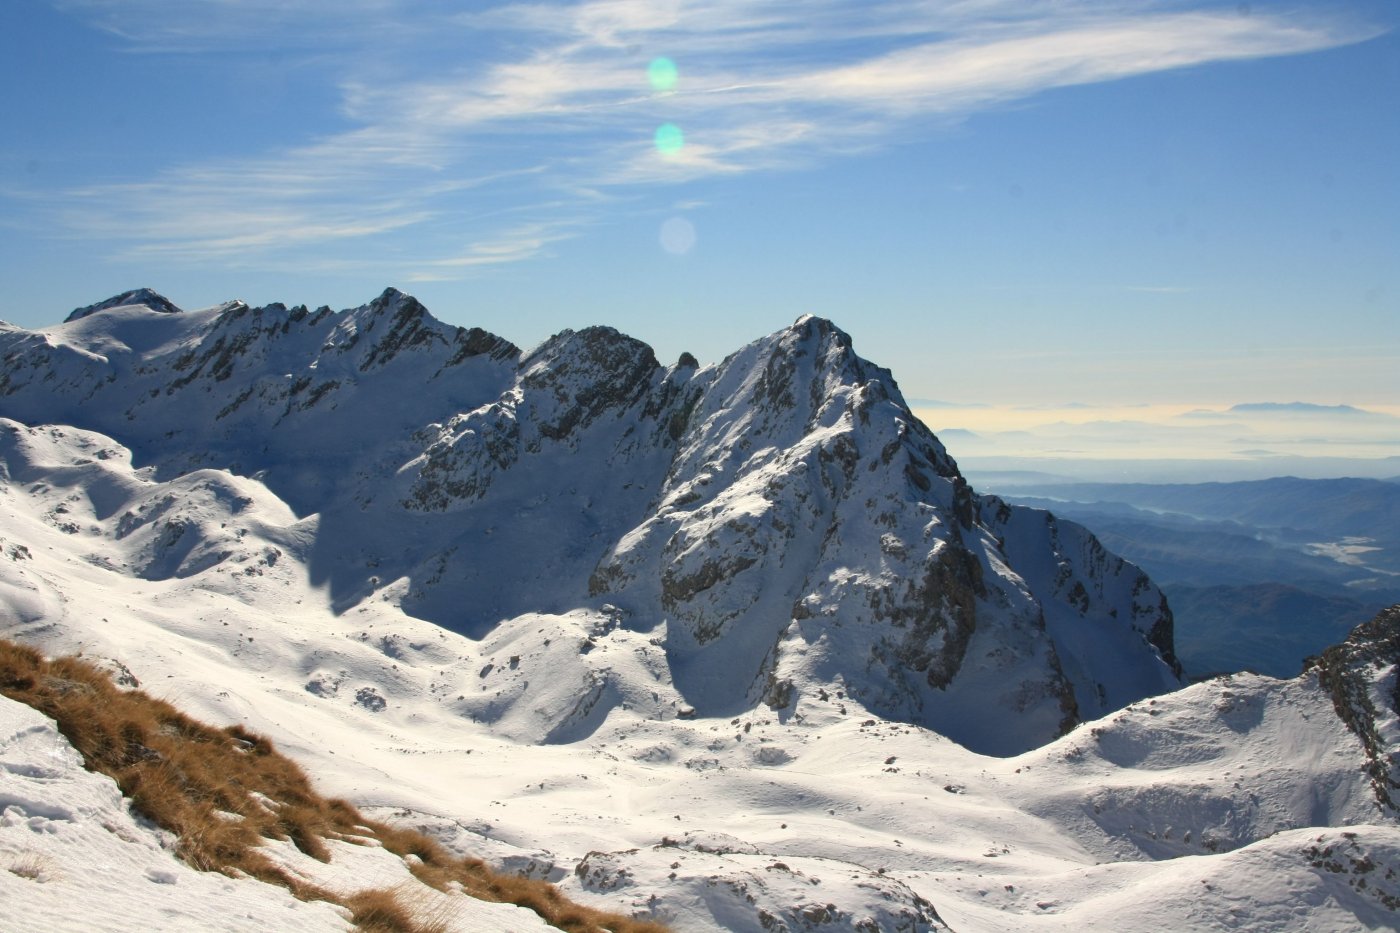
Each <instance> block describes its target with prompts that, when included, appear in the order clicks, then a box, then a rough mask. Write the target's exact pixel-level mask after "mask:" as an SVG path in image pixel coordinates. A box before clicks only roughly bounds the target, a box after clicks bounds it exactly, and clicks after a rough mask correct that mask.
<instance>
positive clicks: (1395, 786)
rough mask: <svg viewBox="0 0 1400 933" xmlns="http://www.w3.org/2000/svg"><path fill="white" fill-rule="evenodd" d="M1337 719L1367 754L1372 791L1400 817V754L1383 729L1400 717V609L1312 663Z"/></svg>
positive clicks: (1360, 627) (1354, 633) (1393, 738)
mask: <svg viewBox="0 0 1400 933" xmlns="http://www.w3.org/2000/svg"><path fill="white" fill-rule="evenodd" d="M1308 671H1314V672H1316V674H1317V678H1318V682H1319V683H1320V684H1321V685H1322V687H1323V688H1324V689H1325V690H1327V692H1328V693H1330V694H1331V696H1332V704H1333V706H1335V707H1336V710H1337V715H1338V716H1339V717H1341V720H1342V722H1344V723H1346V724H1347V728H1348V729H1350V730H1351V731H1352V732H1353V733H1355V734H1356V737H1357V738H1358V739H1360V740H1361V744H1362V745H1363V746H1364V747H1365V749H1366V759H1367V766H1366V769H1367V772H1368V773H1369V774H1370V776H1371V788H1372V790H1373V791H1375V794H1376V801H1377V803H1378V804H1379V805H1380V806H1381V808H1382V810H1383V811H1385V812H1388V813H1390V814H1392V815H1394V814H1396V813H1397V812H1400V801H1397V797H1396V793H1397V791H1400V749H1397V747H1396V745H1395V741H1396V736H1395V735H1393V734H1392V735H1386V734H1384V732H1383V729H1382V726H1381V724H1382V723H1383V722H1384V721H1385V720H1391V721H1392V722H1393V721H1394V718H1395V716H1396V715H1397V714H1400V676H1397V671H1400V606H1392V607H1390V608H1389V609H1385V610H1382V611H1381V612H1380V613H1379V614H1378V615H1377V616H1376V617H1375V618H1374V619H1372V620H1371V621H1369V622H1363V623H1361V624H1360V625H1358V626H1357V627H1356V628H1355V629H1353V630H1352V633H1351V635H1350V636H1348V638H1347V640H1346V641H1344V642H1342V643H1341V644H1339V645H1333V646H1332V647H1331V648H1328V649H1327V650H1326V651H1324V652H1322V654H1321V655H1320V656H1319V657H1316V658H1312V659H1310V660H1309V662H1308V665H1307V667H1306V668H1305V670H1304V673H1307V672H1308Z"/></svg>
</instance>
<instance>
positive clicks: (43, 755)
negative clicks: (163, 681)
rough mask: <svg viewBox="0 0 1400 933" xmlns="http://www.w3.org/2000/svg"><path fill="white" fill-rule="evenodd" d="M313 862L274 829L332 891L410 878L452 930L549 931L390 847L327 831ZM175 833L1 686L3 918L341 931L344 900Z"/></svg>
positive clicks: (64, 927)
mask: <svg viewBox="0 0 1400 933" xmlns="http://www.w3.org/2000/svg"><path fill="white" fill-rule="evenodd" d="M328 846H329V848H330V861H329V862H326V863H322V862H318V861H316V860H315V859H312V858H310V857H308V856H305V855H303V854H302V853H300V852H298V851H297V850H296V848H295V847H294V846H293V845H292V844H291V843H290V842H280V843H279V842H274V841H272V840H269V841H268V842H267V845H266V848H267V850H268V851H269V853H270V854H271V855H272V856H273V858H274V859H275V861H276V862H277V863H278V864H280V865H282V866H284V867H285V868H286V869H287V870H288V871H290V872H292V873H294V875H295V876H297V877H300V878H302V879H304V880H306V881H308V882H310V883H314V884H317V885H319V886H321V887H322V888H325V889H327V890H329V891H332V892H335V893H337V894H351V893H353V892H355V891H360V890H365V889H368V888H393V887H396V886H400V885H406V884H412V886H413V888H415V889H416V891H417V894H418V896H420V897H422V898H424V899H429V898H431V899H433V900H434V901H436V903H428V904H425V905H423V912H424V914H425V915H435V916H436V917H438V918H440V919H441V920H442V921H443V922H444V923H445V924H446V925H447V928H448V929H451V930H459V931H463V933H476V931H481V930H518V931H527V930H529V931H533V930H548V929H551V927H549V926H547V925H546V924H545V923H544V922H543V921H542V920H540V919H539V917H537V916H535V914H533V913H532V912H530V911H527V910H524V909H522V908H519V907H516V906H515V905H513V904H491V903H486V902H484V901H476V900H472V899H470V898H463V897H455V898H450V897H446V896H442V895H438V893H437V892H435V891H433V890H432V889H430V888H427V887H426V886H424V885H420V884H416V883H413V878H412V876H411V875H410V874H409V873H408V871H407V869H405V868H404V864H403V861H402V860H400V859H399V858H398V857H397V856H394V855H392V854H391V853H389V852H386V851H385V850H383V849H377V848H367V847H364V846H356V845H350V844H349V843H345V842H339V841H335V840H331V841H329V842H328ZM173 849H174V841H173V839H172V838H171V837H170V836H169V835H168V834H166V833H163V832H161V831H159V830H157V829H155V828H153V827H152V826H151V825H150V824H149V823H147V822H146V821H145V820H142V819H140V818H139V817H135V816H133V815H132V813H131V811H130V808H129V806H128V803H127V801H125V800H124V799H123V798H122V796H121V792H120V791H119V790H118V789H117V786H116V784H115V783H114V782H113V781H112V780H111V779H110V778H108V777H106V776H104V775H100V774H94V773H92V772H90V771H86V770H84V769H83V760H82V756H81V755H79V754H78V752H77V751H75V750H74V749H73V747H72V746H71V745H70V744H68V740H67V739H65V738H64V737H63V736H62V735H61V734H60V733H59V732H58V730H57V728H56V727H55V726H54V724H53V721H52V720H50V719H49V718H47V717H46V716H43V715H41V714H39V713H38V712H36V711H34V710H32V709H30V708H29V707H27V706H23V705H21V704H19V703H16V702H14V701H13V700H9V699H7V698H5V697H0V904H3V905H4V909H3V913H0V929H4V930H16V931H18V930H51V931H55V933H66V931H87V930H98V929H100V930H104V931H112V933H117V931H131V933H149V931H151V930H180V931H182V933H183V931H202V930H208V931H232V930H240V931H242V930H248V931H251V930H303V931H307V933H311V931H319V930H327V931H336V933H339V931H343V930H345V929H346V927H347V923H348V920H349V916H350V914H349V911H348V910H346V909H344V908H341V907H336V906H332V905H330V904H328V903H326V902H324V901H299V900H297V899H296V898H294V897H292V895H291V894H290V893H288V892H287V890H286V889H285V888H281V887H278V886H276V885H270V884H264V883H263V882H260V881H255V880H253V879H251V878H239V879H234V878H229V877H226V876H224V875H221V874H217V873H214V872H201V871H195V870H194V869H193V868H190V867H189V866H187V865H186V864H184V863H183V862H181V861H179V860H177V859H176V858H175V856H174V854H173V853H172V850H173Z"/></svg>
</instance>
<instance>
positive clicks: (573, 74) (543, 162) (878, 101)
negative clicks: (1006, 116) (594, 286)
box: [58, 0, 1370, 278]
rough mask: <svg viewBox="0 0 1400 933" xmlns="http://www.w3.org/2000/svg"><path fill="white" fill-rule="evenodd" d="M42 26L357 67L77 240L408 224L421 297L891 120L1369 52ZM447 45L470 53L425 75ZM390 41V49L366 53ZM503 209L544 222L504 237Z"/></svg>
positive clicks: (338, 14) (926, 33)
mask: <svg viewBox="0 0 1400 933" xmlns="http://www.w3.org/2000/svg"><path fill="white" fill-rule="evenodd" d="M58 5H59V6H60V7H62V8H63V9H65V10H67V11H68V12H70V13H74V14H76V15H81V16H85V17H87V18H89V20H90V21H91V22H93V23H94V24H95V25H97V26H99V27H100V28H103V29H106V30H108V31H110V32H112V33H114V34H117V35H120V36H123V37H125V38H126V39H127V40H128V41H129V42H130V44H131V48H132V49H133V50H138V51H144V52H156V51H159V52H169V51H176V50H180V51H202V50H208V49H211V48H217V47H221V46H234V47H246V46H247V45H249V44H256V43H264V44H266V46H267V47H268V48H271V49H276V48H283V47H305V46H308V45H317V44H319V45H321V46H323V47H324V50H326V51H327V52H328V57H327V61H329V62H332V63H334V64H335V66H336V67H338V68H345V66H346V65H348V64H354V65H356V66H357V67H355V68H346V69H345V70H346V71H347V73H350V74H352V75H353V77H350V78H347V79H345V80H344V81H342V82H341V83H340V90H341V95H342V96H341V110H342V113H343V115H344V116H346V117H347V118H349V119H350V120H352V121H354V122H355V124H356V125H357V128H355V129H353V130H351V131H348V132H344V133H339V134H333V135H329V136H326V137H323V138H320V139H314V140H306V141H303V143H302V144H300V145H298V146H295V147H291V148H288V149H286V150H284V151H281V152H269V153H266V154H265V155H264V156H262V157H260V158H253V159H242V160H226V161H221V162H215V163H210V164H200V165H183V166H174V167H170V168H168V169H167V170H165V171H164V172H162V173H160V174H158V175H157V176H156V177H153V178H150V179H147V180H146V181H144V182H142V183H140V184H135V185H105V186H95V187H89V188H86V189H83V190H81V191H72V192H68V193H67V195H66V198H65V201H66V207H67V209H68V210H67V214H66V217H67V219H68V221H69V226H70V229H72V230H73V231H74V232H75V233H77V234H79V235H90V236H101V235H104V233H105V234H109V235H110V234H111V232H112V231H114V230H118V229H119V230H120V231H121V232H122V234H123V237H124V238H125V239H126V242H128V243H129V244H132V245H129V246H127V247H126V249H127V250H128V251H130V252H134V253H145V254H160V255H163V256H166V257H169V258H182V259H191V260H198V259H210V258H219V259H227V258H229V257H239V258H240V259H242V260H243V261H247V262H256V261H258V258H259V257H271V256H274V255H276V254H277V253H278V252H279V251H281V250H285V249H288V248H303V247H311V246H314V245H316V244H331V243H335V244H344V243H346V242H350V241H366V240H379V239H382V238H385V237H390V236H395V235H397V234H400V233H401V232H403V231H404V230H406V229H408V228H413V229H414V230H415V232H418V233H424V234H425V235H426V234H427V233H428V232H431V235H432V240H431V241H432V242H433V243H435V244H436V245H435V246H434V247H431V248H433V249H437V250H438V251H439V252H438V253H437V255H432V254H429V255H426V256H422V257H420V261H418V262H416V263H413V264H412V269H411V271H410V272H409V273H407V274H409V275H410V276H418V277H426V278H439V277H451V276H460V275H466V274H470V273H471V271H472V270H473V269H477V268H480V267H482V266H489V265H499V264H502V263H509V262H516V261H522V260H526V259H530V258H533V257H536V256H539V255H541V254H542V253H543V252H545V251H546V250H547V247H548V245H549V244H551V243H555V242H559V241H560V240H561V239H565V238H567V237H569V236H574V235H577V233H578V231H579V230H580V229H581V226H582V224H581V222H580V220H579V218H580V216H581V214H583V213H586V212H587V210H588V202H589V201H590V200H596V199H597V198H599V197H604V198H606V197H608V196H609V194H610V193H618V192H621V191H636V190H646V189H649V188H652V187H657V186H666V185H670V184H674V183H677V182H681V181H685V180H691V179H696V178H704V177H719V176H725V175H736V174H741V173H748V172H754V171H762V170H777V169H780V168H783V167H788V166H792V165H796V164H811V163H814V162H819V161H821V160H824V159H832V158H840V157H842V154H843V153H846V152H850V151H853V150H859V149H862V148H865V147H869V146H878V145H880V144H881V143H882V142H883V141H886V140H888V139H889V138H890V137H891V136H892V135H894V134H897V133H899V132H901V131H902V129H903V128H904V127H905V126H906V125H907V124H908V123H909V121H912V120H917V119H925V118H928V117H930V116H935V117H941V118H945V119H958V118H961V117H963V116H966V115H968V114H970V113H973V112H976V111H978V110H980V109H984V108H987V107H992V106H997V105H999V104H1003V103H1005V102H1008V101H1014V100H1019V99H1023V98H1027V97H1030V96H1032V95H1035V94H1037V93H1039V92H1041V91H1044V90H1047V89H1050V88H1056V87H1064V86H1069V85H1075V84H1085V83H1091V82H1100V81H1111V80H1116V79H1120V78H1124V77H1129V76H1132V75H1140V74H1145V73H1149V72H1154V71H1161V70H1165V69H1172V68H1182V67H1188V66H1193V65H1200V64H1205V63H1209V62H1218V61H1229V60H1238V59H1247V58H1258V57H1263V56H1272V55H1287V54H1295V53H1300V52H1307V51H1312V50H1318V49H1324V48H1329V47H1333V46H1336V45H1340V44H1344V43H1349V42H1354V41H1358V40H1360V39H1363V38H1366V37H1367V36H1368V35H1370V33H1369V32H1368V31H1367V30H1366V29H1364V28H1357V27H1355V26H1353V25H1350V24H1348V23H1344V22H1339V21H1334V20H1329V19H1328V18H1326V17H1323V16H1318V17H1315V18H1312V19H1300V18H1297V17H1289V16H1284V15H1276V14H1262V13H1257V14H1254V15H1243V14H1241V13H1239V12H1237V11H1235V10H1233V9H1228V10H1224V11H1221V10H1219V9H1218V8H1216V7H1198V8H1191V9H1183V8H1182V4H1174V5H1163V4H1158V3H1149V2H1130V0H1105V2H1075V0H1067V2H1061V3H1055V4H1025V3H1021V2H1015V3H1013V2H1010V0H871V2H868V3H850V2H837V0H815V2H812V3H806V4H801V5H798V4H792V3H786V2H777V0H707V2H700V0H586V2H579V3H550V2H540V3H522V4H507V5H503V6H498V7H495V8H493V9H488V10H486V11H482V12H476V13H469V14H463V13H445V12H443V11H442V10H441V7H440V5H437V4H428V3H424V2H418V0H337V2H335V3H330V2H329V0H314V2H303V3H299V4H290V5H288V4H283V3H281V2H274V0H179V2H176V0H121V2H116V0H58ZM454 42H456V43H457V44H458V45H459V46H460V47H461V48H464V49H466V50H467V51H468V52H469V54H468V55H466V56H463V55H462V54H460V52H459V53H458V54H454V55H445V54H443V49H444V48H445V47H448V46H451V45H452V44H453V43H454ZM386 43H388V44H389V45H391V46H392V47H393V49H394V54H393V55H392V56H377V55H375V52H376V50H379V49H381V48H383V47H384V45H385V44H386ZM415 52H417V53H418V54H415ZM658 55H667V56H669V57H671V58H672V59H674V60H675V61H676V62H677V63H678V65H679V67H680V69H681V75H682V80H681V82H680V84H679V85H678V87H677V89H675V90H673V91H668V92H665V93H658V92H654V91H652V89H651V88H650V87H649V86H648V85H647V82H646V76H645V69H646V65H647V62H648V61H650V60H651V59H652V58H653V57H655V56H658ZM464 57H465V58H466V59H467V60H468V61H467V63H466V64H463V63H462V62H463V59H464ZM384 59H389V60H388V61H385V60H384ZM662 121H675V122H676V123H678V124H679V125H680V126H681V127H682V128H683V129H684V131H685V137H686V144H685V145H684V146H683V147H682V148H681V149H680V150H679V151H678V152H675V153H672V154H670V155H663V154H661V153H659V152H658V151H657V150H656V149H655V148H653V146H652V145H651V134H652V132H653V130H654V129H655V127H656V126H657V125H658V124H659V123H660V122H662ZM520 166H526V168H524V169H521V168H519V167H520ZM561 199H562V200H561ZM505 204H514V205H517V209H518V206H519V205H525V206H527V208H528V205H531V204H536V205H545V204H547V205H549V207H548V209H546V208H544V207H540V208H538V209H536V210H535V211H534V212H533V215H529V214H530V212H529V211H528V210H527V211H526V213H527V216H523V217H521V216H516V217H511V218H501V217H500V216H499V215H498V212H499V210H500V209H501V207H502V206H503V205H505ZM463 242H466V243H468V244H470V245H468V246H466V247H465V248H464V247H462V246H461V245H460V244H462V243H463Z"/></svg>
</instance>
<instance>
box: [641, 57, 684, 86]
mask: <svg viewBox="0 0 1400 933" xmlns="http://www.w3.org/2000/svg"><path fill="white" fill-rule="evenodd" d="M679 78H680V73H679V72H677V71H676V63H675V62H673V61H671V60H670V59H669V58H653V59H652V60H651V64H650V65H647V80H648V81H650V82H651V89H652V90H653V91H661V92H665V91H671V90H674V89H675V87H676V81H677V80H678V79H679Z"/></svg>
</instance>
